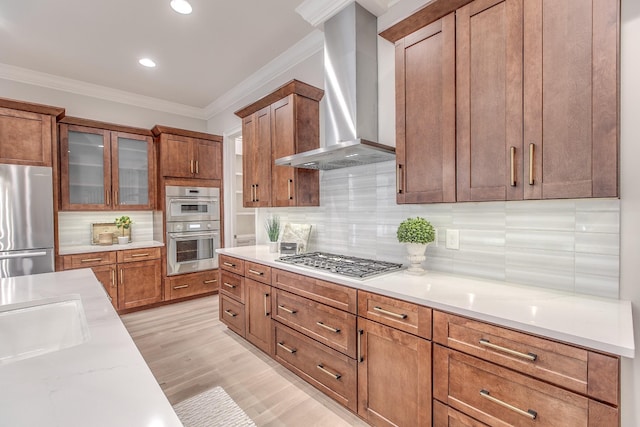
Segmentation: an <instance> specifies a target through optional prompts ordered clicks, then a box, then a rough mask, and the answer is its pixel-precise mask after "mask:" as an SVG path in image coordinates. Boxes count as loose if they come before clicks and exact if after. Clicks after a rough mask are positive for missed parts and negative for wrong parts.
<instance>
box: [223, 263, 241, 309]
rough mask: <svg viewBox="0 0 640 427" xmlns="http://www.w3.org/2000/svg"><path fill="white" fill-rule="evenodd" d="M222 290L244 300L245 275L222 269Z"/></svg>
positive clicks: (239, 299) (228, 294) (232, 296)
mask: <svg viewBox="0 0 640 427" xmlns="http://www.w3.org/2000/svg"><path fill="white" fill-rule="evenodd" d="M220 292H221V293H223V294H225V295H227V296H230V297H231V298H235V299H236V300H238V301H240V302H244V277H242V276H238V275H237V274H233V273H229V272H228V271H225V270H220Z"/></svg>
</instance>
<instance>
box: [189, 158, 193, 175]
mask: <svg viewBox="0 0 640 427" xmlns="http://www.w3.org/2000/svg"><path fill="white" fill-rule="evenodd" d="M189 172H191V173H193V160H189Z"/></svg>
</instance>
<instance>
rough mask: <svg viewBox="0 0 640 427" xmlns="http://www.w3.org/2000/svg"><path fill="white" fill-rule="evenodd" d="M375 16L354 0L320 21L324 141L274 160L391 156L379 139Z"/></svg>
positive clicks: (359, 161) (316, 163)
mask: <svg viewBox="0 0 640 427" xmlns="http://www.w3.org/2000/svg"><path fill="white" fill-rule="evenodd" d="M377 37H378V35H377V23H376V17H375V16H374V15H373V14H371V13H370V12H369V11H367V10H366V9H365V8H363V7H362V6H360V5H359V4H358V3H356V2H353V3H351V4H349V5H348V6H346V7H345V8H344V9H343V10H341V11H340V12H338V14H336V15H335V16H333V17H332V18H330V19H329V20H327V21H326V22H325V23H324V91H325V99H326V110H325V113H326V114H325V142H326V146H325V147H322V148H318V149H316V150H312V151H306V152H303V153H298V154H294V155H291V156H287V157H282V158H279V159H277V160H276V162H275V163H276V165H279V166H293V167H298V168H306V169H323V170H327V169H338V168H343V167H347V166H358V165H365V164H370V163H376V162H383V161H387V160H394V159H395V148H394V147H391V146H388V145H384V144H380V143H377V142H375V141H377V139H378V46H377Z"/></svg>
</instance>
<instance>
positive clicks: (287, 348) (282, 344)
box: [278, 342, 298, 354]
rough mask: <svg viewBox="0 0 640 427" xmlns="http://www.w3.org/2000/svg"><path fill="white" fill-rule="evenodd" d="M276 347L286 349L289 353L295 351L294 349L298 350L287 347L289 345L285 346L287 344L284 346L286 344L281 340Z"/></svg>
mask: <svg viewBox="0 0 640 427" xmlns="http://www.w3.org/2000/svg"><path fill="white" fill-rule="evenodd" d="M278 347H280V348H283V349H284V350H285V351H288V352H289V353H291V354H293V353H295V352H296V351H298V350H296V349H295V348H289V347H287V346H286V345H284V343H282V342H279V343H278Z"/></svg>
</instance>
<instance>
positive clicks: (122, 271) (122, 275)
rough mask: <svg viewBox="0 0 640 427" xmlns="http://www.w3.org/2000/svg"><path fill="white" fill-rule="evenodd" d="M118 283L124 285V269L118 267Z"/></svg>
mask: <svg viewBox="0 0 640 427" xmlns="http://www.w3.org/2000/svg"><path fill="white" fill-rule="evenodd" d="M120 284H121V285H124V269H123V268H121V269H120Z"/></svg>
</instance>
